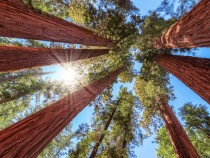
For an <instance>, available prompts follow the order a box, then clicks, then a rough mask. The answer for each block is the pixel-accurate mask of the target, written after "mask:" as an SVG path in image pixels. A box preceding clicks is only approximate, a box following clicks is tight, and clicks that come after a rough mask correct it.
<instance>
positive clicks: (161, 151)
mask: <svg viewBox="0 0 210 158" xmlns="http://www.w3.org/2000/svg"><path fill="white" fill-rule="evenodd" d="M156 143H157V144H158V148H157V149H156V151H157V157H158V158H176V155H175V153H174V149H173V146H172V144H171V141H170V139H169V137H168V134H167V131H166V128H165V127H162V128H160V129H159V131H158V133H157V136H156Z"/></svg>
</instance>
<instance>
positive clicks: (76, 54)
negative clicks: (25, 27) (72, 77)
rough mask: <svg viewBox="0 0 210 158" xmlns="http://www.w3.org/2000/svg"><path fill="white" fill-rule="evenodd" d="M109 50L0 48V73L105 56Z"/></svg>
mask: <svg viewBox="0 0 210 158" xmlns="http://www.w3.org/2000/svg"><path fill="white" fill-rule="evenodd" d="M108 52H109V49H49V48H27V47H11V46H10V47H8V46H0V72H7V71H15V70H21V69H27V68H33V67H40V66H47V65H53V64H62V63H67V62H70V61H76V60H82V59H86V58H92V57H96V56H99V55H103V54H107V53H108Z"/></svg>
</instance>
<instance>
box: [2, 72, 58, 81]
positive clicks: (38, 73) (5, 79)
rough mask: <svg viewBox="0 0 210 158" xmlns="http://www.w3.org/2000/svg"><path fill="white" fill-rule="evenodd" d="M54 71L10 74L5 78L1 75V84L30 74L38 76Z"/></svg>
mask: <svg viewBox="0 0 210 158" xmlns="http://www.w3.org/2000/svg"><path fill="white" fill-rule="evenodd" d="M52 73H55V72H37V73H31V74H20V75H14V76H8V77H5V78H1V77H0V84H3V83H5V82H12V81H15V80H17V79H20V78H27V77H29V76H30V77H31V76H35V77H38V76H43V75H48V74H52Z"/></svg>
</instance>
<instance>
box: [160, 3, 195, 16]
mask: <svg viewBox="0 0 210 158" xmlns="http://www.w3.org/2000/svg"><path fill="white" fill-rule="evenodd" d="M198 1H199V0H183V1H180V0H163V1H162V3H161V5H160V6H159V7H158V8H157V12H159V13H161V14H162V15H163V16H168V17H170V18H176V19H179V18H181V17H182V16H184V14H185V13H187V12H188V11H190V10H191V9H192V8H193V7H194V6H195V5H196V4H197V2H198Z"/></svg>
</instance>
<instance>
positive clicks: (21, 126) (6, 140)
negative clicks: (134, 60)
mask: <svg viewBox="0 0 210 158" xmlns="http://www.w3.org/2000/svg"><path fill="white" fill-rule="evenodd" d="M122 70H123V68H119V69H117V70H115V71H113V72H112V73H110V74H109V75H107V76H106V77H104V78H102V79H100V80H97V81H94V82H92V83H91V84H89V85H87V86H85V87H83V88H81V89H80V90H78V91H76V92H74V93H72V94H70V95H68V96H66V97H64V98H63V99H61V100H59V101H57V102H54V103H52V104H51V105H50V106H48V107H46V108H44V109H42V110H40V111H38V112H36V113H35V114H33V115H31V116H29V117H27V118H25V119H23V120H21V121H19V122H17V123H16V124H14V125H12V126H10V127H8V128H6V129H4V130H2V131H0V149H1V150H0V157H10V158H12V157H16V158H19V157H21V158H24V157H30V158H32V157H37V156H38V154H39V153H40V152H41V151H42V150H43V149H44V148H45V146H46V145H47V144H48V143H49V142H50V141H51V140H52V139H53V138H54V137H55V136H56V135H57V134H58V133H60V132H61V131H62V129H63V128H64V127H65V126H66V125H68V124H69V122H70V121H71V120H72V119H73V118H74V117H75V116H76V115H77V114H78V113H79V112H80V111H82V110H83V109H84V108H85V107H86V106H87V105H88V104H89V103H90V102H91V101H93V100H94V99H95V98H96V97H97V96H98V95H99V94H100V93H101V92H102V91H103V90H104V88H106V87H107V86H108V85H109V84H110V83H112V82H113V81H114V80H115V79H116V77H117V76H118V75H119V73H120V72H121V71H122Z"/></svg>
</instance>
